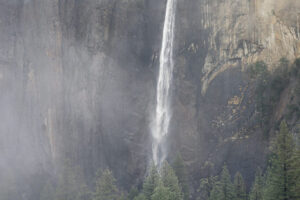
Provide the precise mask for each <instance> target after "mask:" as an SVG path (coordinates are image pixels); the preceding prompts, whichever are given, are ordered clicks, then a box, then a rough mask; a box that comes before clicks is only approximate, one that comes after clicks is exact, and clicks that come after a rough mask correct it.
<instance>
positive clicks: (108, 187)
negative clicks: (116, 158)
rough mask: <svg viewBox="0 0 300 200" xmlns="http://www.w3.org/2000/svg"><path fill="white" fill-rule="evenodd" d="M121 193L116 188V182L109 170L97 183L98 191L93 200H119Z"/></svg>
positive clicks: (104, 172) (105, 171)
mask: <svg viewBox="0 0 300 200" xmlns="http://www.w3.org/2000/svg"><path fill="white" fill-rule="evenodd" d="M118 199H120V192H119V190H118V188H117V186H116V180H115V178H114V177H113V175H112V172H111V171H110V170H108V169H106V170H104V171H103V172H102V175H101V176H100V177H98V179H97V181H96V191H95V193H94V195H93V200H118Z"/></svg>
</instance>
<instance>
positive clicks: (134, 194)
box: [128, 187, 139, 200]
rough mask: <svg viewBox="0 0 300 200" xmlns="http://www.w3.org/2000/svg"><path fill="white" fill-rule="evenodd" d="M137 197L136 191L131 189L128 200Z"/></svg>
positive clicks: (133, 188)
mask: <svg viewBox="0 0 300 200" xmlns="http://www.w3.org/2000/svg"><path fill="white" fill-rule="evenodd" d="M138 195H139V191H138V189H137V188H136V187H131V189H130V191H129V194H128V199H129V200H132V199H134V198H135V197H136V196H138Z"/></svg>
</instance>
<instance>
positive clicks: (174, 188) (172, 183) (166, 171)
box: [161, 162, 183, 200]
mask: <svg viewBox="0 0 300 200" xmlns="http://www.w3.org/2000/svg"><path fill="white" fill-rule="evenodd" d="M161 176H162V177H161V179H162V182H163V184H164V186H165V187H166V188H168V189H169V190H170V192H171V197H172V200H182V199H183V195H182V192H181V187H180V185H179V182H178V178H177V177H176V175H175V172H174V170H173V169H172V167H171V166H170V165H169V164H168V162H164V165H163V167H162V171H161Z"/></svg>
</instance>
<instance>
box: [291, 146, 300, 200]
mask: <svg viewBox="0 0 300 200" xmlns="http://www.w3.org/2000/svg"><path fill="white" fill-rule="evenodd" d="M298 148H299V147H298ZM293 177H294V181H295V183H294V186H293V187H292V192H293V194H294V196H293V197H294V199H300V149H298V150H297V151H296V153H295V155H294V158H293Z"/></svg>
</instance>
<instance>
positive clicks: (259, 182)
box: [249, 168, 264, 200]
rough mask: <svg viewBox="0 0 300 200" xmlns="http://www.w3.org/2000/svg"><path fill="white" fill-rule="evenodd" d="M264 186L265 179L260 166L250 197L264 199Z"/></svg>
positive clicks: (257, 199)
mask: <svg viewBox="0 0 300 200" xmlns="http://www.w3.org/2000/svg"><path fill="white" fill-rule="evenodd" d="M263 187H264V179H263V175H262V171H261V169H260V168H259V169H258V170H257V172H256V175H255V180H254V183H253V186H252V188H251V191H250V194H249V199H250V200H263Z"/></svg>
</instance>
